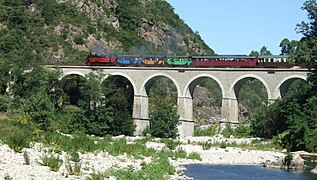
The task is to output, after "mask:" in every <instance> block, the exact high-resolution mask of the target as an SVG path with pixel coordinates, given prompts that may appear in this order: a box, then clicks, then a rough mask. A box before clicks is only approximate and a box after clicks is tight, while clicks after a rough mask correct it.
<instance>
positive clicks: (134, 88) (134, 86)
mask: <svg viewBox="0 0 317 180" xmlns="http://www.w3.org/2000/svg"><path fill="white" fill-rule="evenodd" d="M109 76H122V77H124V78H126V79H127V80H128V81H129V82H130V83H131V85H132V87H133V91H134V94H136V92H137V87H136V85H135V82H134V81H133V79H132V78H131V77H130V76H128V75H126V74H124V73H120V72H114V73H110V75H108V74H106V75H105V76H104V77H103V78H102V80H101V82H104V80H105V79H107V78H108V77H109Z"/></svg>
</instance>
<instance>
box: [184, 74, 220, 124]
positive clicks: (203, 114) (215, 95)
mask: <svg viewBox="0 0 317 180" xmlns="http://www.w3.org/2000/svg"><path fill="white" fill-rule="evenodd" d="M188 88H189V93H190V95H191V97H192V99H193V118H194V121H195V124H196V125H207V124H211V123H218V122H219V120H221V119H222V117H221V108H222V89H221V87H220V85H219V84H218V83H217V81H216V80H214V79H212V78H210V77H199V78H197V79H195V80H193V81H192V82H191V83H190V85H189V87H188Z"/></svg>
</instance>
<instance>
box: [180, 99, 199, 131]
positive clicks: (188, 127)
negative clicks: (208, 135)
mask: <svg viewBox="0 0 317 180" xmlns="http://www.w3.org/2000/svg"><path fill="white" fill-rule="evenodd" d="M177 112H178V114H179V122H180V124H179V125H178V127H177V128H178V132H179V136H180V137H186V136H193V135H194V126H195V122H194V120H193V99H192V97H178V99H177Z"/></svg>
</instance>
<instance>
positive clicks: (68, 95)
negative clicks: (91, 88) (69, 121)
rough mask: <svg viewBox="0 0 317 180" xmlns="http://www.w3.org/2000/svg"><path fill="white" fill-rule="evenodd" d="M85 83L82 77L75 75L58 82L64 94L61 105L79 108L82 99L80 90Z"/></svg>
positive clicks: (67, 76)
mask: <svg viewBox="0 0 317 180" xmlns="http://www.w3.org/2000/svg"><path fill="white" fill-rule="evenodd" d="M86 81H87V80H86V79H85V78H84V77H83V76H80V75H77V74H69V75H66V76H64V77H63V78H62V79H61V80H60V84H61V88H62V90H63V93H64V94H63V97H64V98H63V99H64V101H63V102H62V104H63V105H74V106H79V103H80V100H81V99H83V98H84V97H83V96H84V95H83V93H82V91H81V88H82V86H83V84H84V83H85V82H86Z"/></svg>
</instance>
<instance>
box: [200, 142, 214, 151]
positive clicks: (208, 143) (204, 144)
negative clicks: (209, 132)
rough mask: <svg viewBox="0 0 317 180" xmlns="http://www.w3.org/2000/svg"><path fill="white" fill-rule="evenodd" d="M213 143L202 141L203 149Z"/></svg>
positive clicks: (206, 148) (208, 147)
mask: <svg viewBox="0 0 317 180" xmlns="http://www.w3.org/2000/svg"><path fill="white" fill-rule="evenodd" d="M212 145H213V144H212V143H211V142H204V143H202V147H203V150H208V149H210V148H211V147H212Z"/></svg>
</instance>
